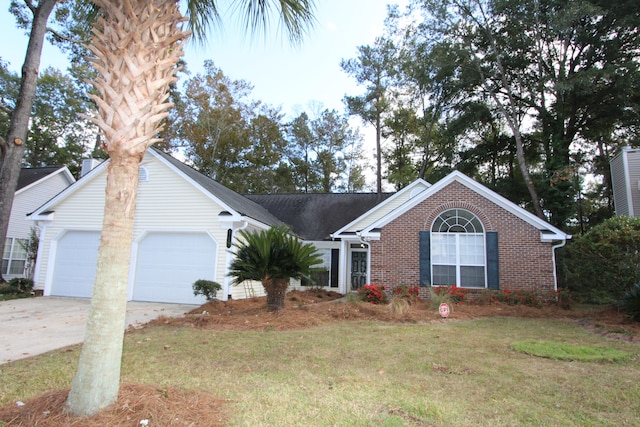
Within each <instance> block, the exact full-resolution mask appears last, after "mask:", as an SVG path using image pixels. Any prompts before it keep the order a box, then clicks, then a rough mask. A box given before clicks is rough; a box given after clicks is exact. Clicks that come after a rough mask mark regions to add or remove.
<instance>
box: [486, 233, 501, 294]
mask: <svg viewBox="0 0 640 427" xmlns="http://www.w3.org/2000/svg"><path fill="white" fill-rule="evenodd" d="M487 286H488V287H489V289H500V263H499V262H498V233H497V232H495V231H488V232H487Z"/></svg>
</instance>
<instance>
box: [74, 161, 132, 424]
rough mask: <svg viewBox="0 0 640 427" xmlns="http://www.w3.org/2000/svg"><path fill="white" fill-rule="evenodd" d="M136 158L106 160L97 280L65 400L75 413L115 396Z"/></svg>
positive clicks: (92, 410)
mask: <svg viewBox="0 0 640 427" xmlns="http://www.w3.org/2000/svg"><path fill="white" fill-rule="evenodd" d="M140 160H141V157H129V156H124V157H116V158H114V156H113V155H112V156H111V158H110V160H109V165H108V173H107V188H106V195H105V209H104V220H103V225H102V235H101V239H100V248H99V250H98V268H97V271H96V283H95V285H94V288H93V296H92V298H91V311H90V314H89V318H88V320H87V331H86V335H85V339H84V345H83V346H82V353H81V354H80V362H79V365H78V371H77V372H76V376H75V377H74V379H73V382H72V384H71V392H70V393H69V399H68V401H67V405H68V407H69V408H70V409H71V410H72V412H73V413H74V414H76V415H92V414H94V413H95V412H97V411H98V410H100V409H103V408H105V407H107V406H109V405H110V404H111V403H113V402H114V401H115V399H116V397H117V395H118V389H119V385H120V359H121V357H122V341H123V338H124V328H125V317H126V316H125V315H126V309H127V283H128V280H129V262H130V257H131V241H132V233H133V217H134V214H135V207H136V193H137V186H138V167H139V163H140Z"/></svg>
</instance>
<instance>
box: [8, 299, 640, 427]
mask: <svg viewBox="0 0 640 427" xmlns="http://www.w3.org/2000/svg"><path fill="white" fill-rule="evenodd" d="M363 307H364V306H363ZM160 323H161V322H160ZM522 340H535V341H550V342H558V343H565V344H572V345H581V346H597V347H611V348H613V349H617V350H622V351H625V352H630V353H632V354H633V356H632V357H630V358H626V359H624V360H621V361H617V362H599V363H595V362H575V361H561V360H554V359H548V358H540V357H534V356H530V355H527V354H523V353H521V352H517V351H515V350H513V349H512V344H513V343H514V342H516V341H522ZM639 354H640V343H638V342H628V341H624V340H616V339H610V338H606V337H603V336H601V335H599V334H595V333H593V332H589V331H588V330H586V329H584V328H583V327H581V326H579V325H578V324H577V323H575V322H568V321H564V320H554V319H540V318H538V319H535V318H514V317H490V318H480V319H468V320H452V319H449V320H446V321H437V322H430V323H421V324H412V323H391V322H376V321H361V320H360V321H339V322H330V323H324V324H320V325H318V326H313V327H308V328H303V329H293V330H275V329H273V328H269V327H266V328H264V329H262V330H260V331H256V330H245V331H238V330H221V329H213V330H212V329H198V328H196V327H193V324H191V323H189V324H186V323H185V324H179V322H171V323H167V324H165V325H162V324H156V325H153V326H148V327H145V328H143V329H140V330H137V331H134V332H131V333H128V334H127V336H126V339H125V350H124V356H123V367H122V380H123V383H135V384H148V385H152V386H153V387H154V388H156V389H157V390H161V391H162V393H168V392H166V390H169V389H170V388H171V387H176V388H178V389H183V390H195V391H199V392H204V393H206V394H207V395H210V396H213V397H215V398H217V399H220V401H221V402H224V403H223V404H222V407H221V409H222V412H223V413H224V418H225V419H226V421H225V425H231V426H374V425H375V426H495V425H511V426H515V425H530V426H541V425H550V426H583V425H611V426H618V425H637V422H638V420H639V419H640V356H638V355H639ZM78 355H79V347H72V348H69V349H63V350H60V351H55V352H51V353H48V354H44V355H41V356H37V357H33V358H30V359H26V360H23V361H17V362H12V363H9V364H5V365H0V404H1V403H10V402H16V401H23V402H27V401H28V399H29V398H30V397H33V396H38V395H41V394H43V393H45V392H46V391H49V390H54V389H62V388H67V387H69V386H70V381H71V378H72V376H73V374H74V372H75V368H76V363H77V359H78ZM171 390H173V389H171ZM140 421H141V420H138V419H137V418H136V415H135V414H132V416H131V417H130V420H129V422H130V424H123V425H131V426H136V425H139V422H140ZM153 421H154V420H153V419H149V423H148V425H149V426H153V427H160V426H161V425H160V424H158V423H156V424H154V423H153ZM82 425H89V424H82ZM172 425H174V424H172ZM175 425H182V424H177V423H176V424H175ZM198 425H200V424H198ZM202 425H208V424H206V422H205V423H203V424H202ZM0 426H2V423H1V422H0Z"/></svg>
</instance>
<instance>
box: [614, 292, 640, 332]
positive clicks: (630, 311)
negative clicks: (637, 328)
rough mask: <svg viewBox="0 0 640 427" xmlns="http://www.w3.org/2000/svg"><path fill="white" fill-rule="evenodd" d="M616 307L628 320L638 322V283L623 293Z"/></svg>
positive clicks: (639, 299)
mask: <svg viewBox="0 0 640 427" xmlns="http://www.w3.org/2000/svg"><path fill="white" fill-rule="evenodd" d="M618 307H619V308H620V310H621V311H622V312H624V313H625V314H626V316H627V317H628V318H629V319H631V320H634V321H636V322H640V282H638V283H636V284H635V285H634V286H633V287H632V288H631V289H629V290H628V291H627V292H625V294H624V296H623V297H622V299H621V300H620V302H619V304H618Z"/></svg>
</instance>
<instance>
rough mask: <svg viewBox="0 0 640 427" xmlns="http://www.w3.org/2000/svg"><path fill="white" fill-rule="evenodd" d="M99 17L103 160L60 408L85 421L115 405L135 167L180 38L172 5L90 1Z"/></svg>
mask: <svg viewBox="0 0 640 427" xmlns="http://www.w3.org/2000/svg"><path fill="white" fill-rule="evenodd" d="M93 1H94V3H96V4H97V5H98V6H99V7H100V8H101V12H102V17H101V18H100V19H98V22H97V24H96V26H95V27H94V38H93V40H92V42H91V45H90V46H89V48H90V50H91V51H92V52H93V53H94V54H95V55H96V59H95V60H94V61H93V64H94V67H95V68H96V70H97V71H98V73H99V77H98V78H97V79H96V81H95V82H93V84H94V86H95V87H96V89H97V90H98V93H99V96H94V97H93V99H94V100H95V101H96V103H97V105H98V116H97V117H95V118H91V120H92V121H93V122H94V123H95V124H96V125H98V126H99V127H100V129H101V130H102V132H103V133H104V141H105V146H106V151H107V152H108V153H109V158H110V159H109V166H108V168H107V187H106V191H105V207H104V219H103V225H102V235H101V239H100V248H99V251H98V267H97V270H96V279H95V284H94V288H93V296H92V298H91V311H90V313H89V319H88V321H87V331H86V335H85V342H84V345H83V346H82V352H81V354H80V362H79V365H78V370H77V372H76V376H75V377H74V379H73V382H72V384H71V391H70V393H69V398H68V400H67V409H68V410H69V412H71V413H73V414H75V415H83V416H90V415H93V414H95V413H96V412H98V411H99V410H100V409H102V408H105V407H107V406H109V405H110V404H112V403H113V402H115V400H116V399H117V397H118V389H119V386H120V363H121V357H122V340H123V335H124V327H125V320H126V318H125V315H126V304H127V284H128V278H129V268H130V257H131V243H132V237H133V234H132V233H133V219H134V214H135V205H136V194H137V184H138V168H139V164H140V162H141V161H142V159H143V157H144V153H145V151H146V150H147V148H148V147H149V146H150V145H152V144H153V143H154V142H156V141H158V138H157V135H158V133H159V132H160V131H161V130H162V124H161V122H162V120H163V119H164V118H165V117H166V115H167V113H166V110H167V109H168V108H169V107H170V106H171V104H170V103H168V102H167V98H168V96H169V85H170V84H171V83H173V82H175V81H176V78H175V72H176V71H177V68H176V64H177V62H178V60H179V59H180V57H181V56H182V54H183V51H182V46H183V45H184V43H185V42H186V39H187V37H188V33H185V32H183V31H182V29H181V28H180V25H181V23H182V22H183V21H184V20H185V19H184V18H183V16H182V15H181V14H180V11H179V9H178V3H177V0H93Z"/></svg>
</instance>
